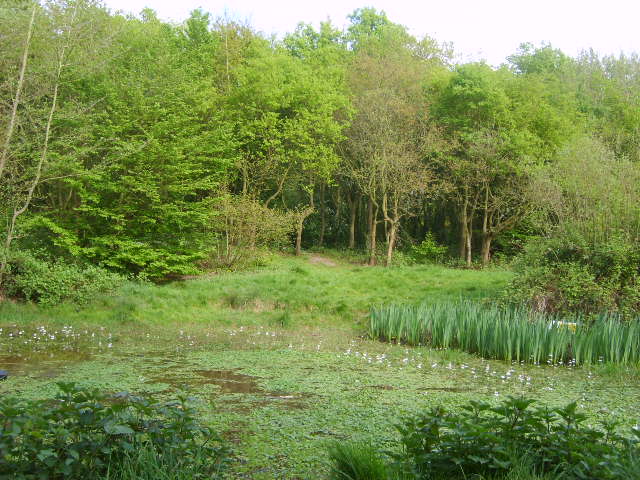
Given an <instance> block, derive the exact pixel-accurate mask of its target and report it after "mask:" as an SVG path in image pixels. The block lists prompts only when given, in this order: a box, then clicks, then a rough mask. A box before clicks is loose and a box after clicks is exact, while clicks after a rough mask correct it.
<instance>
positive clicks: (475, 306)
mask: <svg viewBox="0 0 640 480" xmlns="http://www.w3.org/2000/svg"><path fill="white" fill-rule="evenodd" d="M370 318H371V320H370V326H369V334H370V335H371V336H372V337H373V338H378V339H380V340H387V341H397V342H406V343H408V344H410V345H430V346H432V347H435V348H458V349H460V350H464V351H466V352H469V353H474V354H478V355H481V356H482V357H484V358H493V359H500V360H507V361H518V362H520V361H524V362H527V363H534V364H541V363H552V364H559V363H565V364H566V363H573V364H595V363H607V362H609V363H616V364H621V365H629V364H638V363H640V319H635V320H632V321H627V322H623V321H621V319H620V318H619V317H618V316H617V315H615V314H606V315H601V316H599V317H598V318H596V319H595V321H593V322H585V321H581V320H582V319H580V318H575V319H572V320H571V323H569V322H567V321H563V320H562V319H560V318H557V317H552V316H549V315H542V314H535V313H532V312H530V311H527V310H524V309H517V308H504V309H503V308H499V307H495V306H486V305H481V304H479V303H475V302H469V301H461V302H449V303H434V304H421V305H418V306H403V305H388V306H382V307H376V308H373V309H372V311H371V316H370Z"/></svg>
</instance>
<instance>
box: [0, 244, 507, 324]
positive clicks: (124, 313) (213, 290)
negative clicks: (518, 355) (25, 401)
mask: <svg viewBox="0 0 640 480" xmlns="http://www.w3.org/2000/svg"><path fill="white" fill-rule="evenodd" d="M510 278H511V274H510V272H508V271H504V270H493V271H491V272H481V271H474V270H454V269H450V268H446V267H442V266H435V265H429V266H427V265H425V266H415V267H393V268H389V269H385V268H384V267H373V268H371V267H366V266H361V265H353V264H349V263H345V262H343V261H337V264H336V266H333V267H330V266H324V265H321V264H313V263H310V262H309V256H304V257H302V258H296V257H290V256H288V257H285V256H282V257H274V259H273V261H272V262H271V264H270V265H269V266H268V267H266V268H263V269H261V270H257V271H253V272H246V273H225V274H220V275H213V276H207V277H203V278H202V279H195V280H189V281H181V282H174V283H170V284H167V285H162V286H157V285H152V284H128V285H126V286H125V287H123V288H122V289H121V290H120V291H119V292H118V293H117V294H116V295H115V296H108V297H104V298H103V299H101V300H99V301H95V302H93V303H92V304H91V305H89V306H86V307H77V306H74V305H62V306H58V307H53V308H47V309H43V308H39V307H36V306H29V305H15V304H9V303H4V304H0V323H10V322H14V323H17V324H21V325H28V324H33V323H42V322H45V323H55V322H57V323H63V324H64V323H69V322H72V323H78V322H82V323H93V324H98V325H103V326H105V325H117V324H121V323H126V322H131V321H133V322H136V324H138V323H140V322H142V323H145V324H149V325H159V324H167V323H169V324H173V323H181V322H189V323H197V322H204V323H210V322H221V323H226V324H233V323H238V322H242V323H246V324H252V323H253V324H255V323H259V324H264V323H265V320H266V321H272V322H276V323H277V322H280V321H281V319H282V318H283V314H285V317H286V316H288V318H289V321H295V322H296V323H306V324H314V325H315V324H317V323H318V321H319V320H320V319H322V321H331V320H338V321H340V320H342V321H347V322H351V323H352V322H353V321H354V320H361V319H363V318H364V317H366V315H367V314H368V311H369V308H370V306H371V305H374V304H380V303H389V302H404V303H419V302H421V301H424V300H433V301H441V300H452V299H458V298H461V297H464V298H483V297H490V296H495V295H497V294H498V292H499V291H500V290H501V289H502V288H503V287H504V286H505V285H506V283H507V282H508V280H509V279H510Z"/></svg>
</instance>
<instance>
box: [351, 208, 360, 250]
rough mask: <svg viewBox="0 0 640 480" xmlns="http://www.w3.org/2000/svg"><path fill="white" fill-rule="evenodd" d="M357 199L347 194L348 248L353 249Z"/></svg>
mask: <svg viewBox="0 0 640 480" xmlns="http://www.w3.org/2000/svg"><path fill="white" fill-rule="evenodd" d="M358 203H359V200H356V199H354V198H352V197H351V196H349V209H350V212H349V213H350V217H349V248H350V249H351V250H353V249H354V248H355V247H356V213H357V211H358Z"/></svg>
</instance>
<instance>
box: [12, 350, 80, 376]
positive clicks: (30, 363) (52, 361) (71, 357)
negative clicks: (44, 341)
mask: <svg viewBox="0 0 640 480" xmlns="http://www.w3.org/2000/svg"><path fill="white" fill-rule="evenodd" d="M89 358H90V355H89V354H88V353H80V352H56V353H39V352H38V353H26V354H22V355H16V354H14V355H0V370H6V371H7V372H8V373H9V378H11V377H33V378H55V377H58V376H60V375H62V374H64V373H65V372H66V371H67V369H69V368H71V367H72V366H73V365H75V364H77V363H79V362H83V361H86V360H88V359H89Z"/></svg>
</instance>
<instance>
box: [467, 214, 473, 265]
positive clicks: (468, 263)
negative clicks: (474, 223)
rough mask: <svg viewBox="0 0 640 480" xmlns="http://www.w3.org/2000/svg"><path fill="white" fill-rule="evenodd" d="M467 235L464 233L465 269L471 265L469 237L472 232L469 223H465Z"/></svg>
mask: <svg viewBox="0 0 640 480" xmlns="http://www.w3.org/2000/svg"><path fill="white" fill-rule="evenodd" d="M466 230H467V233H466V238H467V243H466V251H467V267H470V266H471V264H472V258H471V245H472V243H471V235H472V230H471V225H469V223H467V227H466Z"/></svg>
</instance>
